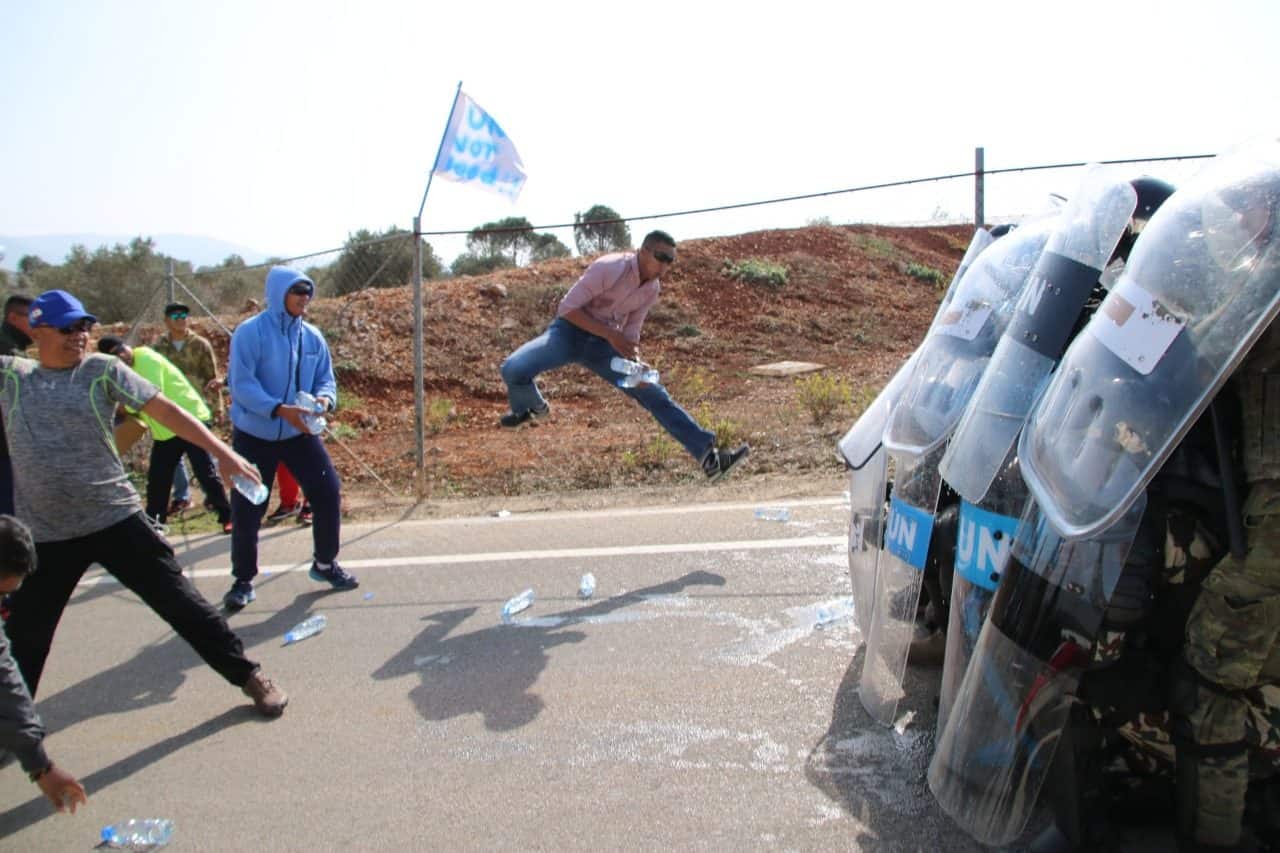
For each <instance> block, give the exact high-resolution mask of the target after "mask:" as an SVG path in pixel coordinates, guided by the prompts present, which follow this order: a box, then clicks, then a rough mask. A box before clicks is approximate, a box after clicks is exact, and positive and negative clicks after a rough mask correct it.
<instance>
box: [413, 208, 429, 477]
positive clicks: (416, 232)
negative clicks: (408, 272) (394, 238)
mask: <svg viewBox="0 0 1280 853" xmlns="http://www.w3.org/2000/svg"><path fill="white" fill-rule="evenodd" d="M422 359H423V352H422V218H421V217H420V216H415V217H413V427H414V429H413V432H414V437H415V438H416V439H417V448H416V449H417V455H416V456H415V457H414V459H415V461H416V464H417V468H416V471H415V473H414V479H416V480H417V493H418V499H419V500H422V499H423V498H425V497H426V494H427V466H426V448H425V447H424V436H423V433H424V431H425V430H426V423H425V421H426V416H425V415H426V406H425V400H424V399H423V397H424V389H423V387H422V384H423V379H424V376H423V373H424V371H423V366H422Z"/></svg>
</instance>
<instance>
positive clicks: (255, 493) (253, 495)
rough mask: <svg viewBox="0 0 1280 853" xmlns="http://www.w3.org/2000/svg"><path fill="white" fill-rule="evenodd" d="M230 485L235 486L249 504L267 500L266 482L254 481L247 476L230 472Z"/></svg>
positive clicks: (258, 503) (261, 502)
mask: <svg viewBox="0 0 1280 853" xmlns="http://www.w3.org/2000/svg"><path fill="white" fill-rule="evenodd" d="M231 485H233V486H235V487H236V491H237V492H239V493H240V494H242V495H244V497H245V500H247V501H248V502H249V503H251V504H257V505H261V504H264V503H266V502H267V484H266V483H255V482H254V481H253V480H250V479H249V478H248V477H242V476H240V475H239V474H232V475H231Z"/></svg>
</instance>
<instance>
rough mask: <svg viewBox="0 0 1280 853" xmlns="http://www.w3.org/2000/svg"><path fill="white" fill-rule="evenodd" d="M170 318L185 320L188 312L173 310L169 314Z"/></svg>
mask: <svg viewBox="0 0 1280 853" xmlns="http://www.w3.org/2000/svg"><path fill="white" fill-rule="evenodd" d="M169 319H170V320H185V319H187V312H186V311H174V312H172V313H171V314H170V315H169Z"/></svg>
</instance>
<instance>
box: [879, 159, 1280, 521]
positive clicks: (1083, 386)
mask: <svg viewBox="0 0 1280 853" xmlns="http://www.w3.org/2000/svg"><path fill="white" fill-rule="evenodd" d="M1278 224H1280V141H1277V140H1274V139H1272V140H1268V141H1266V142H1264V143H1260V144H1256V145H1251V146H1247V147H1243V148H1241V149H1238V150H1236V151H1234V152H1230V153H1228V154H1223V155H1221V156H1219V157H1216V158H1214V160H1212V161H1211V162H1210V164H1209V166H1207V167H1206V168H1205V169H1204V170H1203V171H1202V172H1201V173H1200V174H1198V175H1197V176H1196V177H1195V178H1193V179H1192V181H1190V182H1189V183H1187V184H1186V185H1185V186H1183V187H1182V188H1180V189H1179V190H1178V191H1177V192H1175V193H1174V194H1173V195H1172V196H1170V197H1169V199H1168V200H1167V201H1166V202H1165V203H1164V205H1163V206H1161V208H1160V210H1158V211H1157V212H1156V213H1155V215H1154V216H1152V217H1151V221H1150V222H1148V223H1147V226H1146V228H1145V229H1144V230H1143V232H1142V235H1141V236H1140V237H1139V238H1138V240H1137V242H1136V243H1135V244H1134V247H1133V251H1132V253H1131V255H1130V257H1129V262H1128V264H1127V265H1126V267H1125V269H1124V272H1123V273H1121V275H1120V278H1119V280H1118V281H1117V282H1116V284H1115V287H1114V288H1112V290H1111V292H1110V293H1109V294H1108V296H1107V298H1106V299H1105V300H1104V301H1103V303H1102V305H1101V306H1100V307H1099V309H1098V311H1097V312H1096V313H1095V314H1094V316H1093V318H1092V319H1091V320H1090V321H1089V324H1088V326H1087V327H1086V328H1085V330H1084V331H1083V332H1082V333H1080V334H1079V335H1077V336H1076V338H1075V340H1074V341H1072V343H1071V346H1070V347H1069V348H1068V349H1067V353H1066V355H1065V356H1064V357H1063V360H1062V364H1061V365H1060V366H1059V368H1058V370H1057V372H1056V373H1055V374H1054V377H1053V379H1052V380H1051V381H1050V382H1049V384H1048V385H1047V386H1046V388H1045V390H1044V392H1043V394H1042V396H1041V397H1040V399H1039V400H1038V402H1037V403H1036V406H1035V409H1034V411H1033V412H1032V414H1031V416H1030V417H1029V418H1028V420H1027V423H1026V426H1025V428H1024V429H1023V432H1022V436H1021V438H1020V439H1019V442H1018V457H1019V459H1020V461H1021V462H1022V469H1023V476H1024V478H1025V479H1026V481H1027V485H1028V486H1029V487H1030V489H1031V492H1032V494H1033V495H1034V497H1035V499H1036V501H1037V502H1038V503H1039V504H1040V505H1041V507H1042V508H1043V511H1044V513H1045V514H1046V516H1048V518H1049V519H1050V520H1051V521H1052V523H1053V525H1054V527H1056V528H1057V529H1058V530H1060V531H1062V533H1063V535H1065V536H1068V537H1071V538H1089V537H1092V536H1094V535H1095V534H1096V533H1097V532H1098V531H1101V530H1105V529H1107V528H1108V527H1109V526H1111V525H1112V524H1113V523H1114V522H1115V521H1116V519H1117V518H1119V517H1120V516H1121V515H1122V514H1123V513H1124V512H1125V510H1126V509H1127V508H1128V507H1129V506H1130V504H1132V503H1133V502H1134V501H1135V500H1136V499H1137V496H1138V495H1139V494H1141V493H1142V490H1143V489H1144V488H1145V486H1146V484H1147V483H1148V482H1149V481H1150V479H1151V477H1153V476H1154V475H1155V473H1156V472H1157V471H1158V470H1159V469H1160V466H1161V465H1162V464H1163V462H1164V460H1165V459H1166V458H1167V457H1168V455H1169V453H1171V452H1172V450H1173V448H1174V447H1176V446H1177V444H1178V442H1179V441H1181V439H1182V437H1183V436H1184V435H1185V434H1186V431H1187V430H1188V429H1189V428H1190V427H1191V425H1192V424H1193V423H1195V421H1196V419H1197V418H1198V417H1199V416H1200V414H1201V413H1202V412H1203V411H1204V410H1205V408H1206V407H1207V406H1208V403H1209V401H1210V400H1211V399H1212V398H1213V396H1214V395H1215V394H1216V393H1217V392H1218V389H1219V388H1221V386H1222V384H1223V383H1224V382H1225V381H1226V379H1227V377H1228V376H1229V375H1230V374H1231V372H1232V371H1233V370H1234V369H1235V368H1236V366H1237V365H1238V364H1239V363H1240V361H1241V360H1242V359H1243V358H1244V356H1245V354H1247V353H1248V351H1249V349H1250V348H1251V347H1252V346H1253V344H1254V342H1255V341H1256V340H1257V339H1258V337H1260V336H1261V334H1262V333H1263V332H1264V331H1265V330H1266V328H1267V327H1268V326H1269V325H1270V324H1271V322H1272V320H1273V319H1274V318H1275V316H1276V314H1277V311H1278V310H1280V229H1278V227H1277V226H1278ZM997 245H998V244H997ZM905 399H906V397H905V396H904V400H905Z"/></svg>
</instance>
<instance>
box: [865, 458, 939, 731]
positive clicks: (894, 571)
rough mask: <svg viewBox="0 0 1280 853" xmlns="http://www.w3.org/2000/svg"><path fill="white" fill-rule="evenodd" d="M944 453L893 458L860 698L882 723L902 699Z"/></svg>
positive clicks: (889, 718) (889, 720)
mask: <svg viewBox="0 0 1280 853" xmlns="http://www.w3.org/2000/svg"><path fill="white" fill-rule="evenodd" d="M941 456H942V451H941V449H938V450H937V451H935V452H934V453H929V454H925V455H924V456H916V457H912V456H894V457H893V460H894V472H893V477H894V485H893V497H892V498H891V500H890V501H889V517H888V520H887V522H886V524H885V530H884V546H883V549H882V550H881V551H880V553H879V558H878V560H877V562H876V581H875V598H874V601H875V604H874V609H873V610H872V613H871V629H870V631H869V632H868V634H867V646H866V654H865V656H864V658H863V664H862V677H861V680H860V681H859V682H858V697H859V698H860V699H861V700H862V706H863V707H864V708H866V709H867V713H869V714H870V715H871V716H872V717H874V718H875V719H876V720H877V721H878V722H880V723H881V724H883V725H886V726H888V725H892V724H893V721H894V717H895V715H896V714H897V711H898V701H899V700H900V699H901V698H902V696H903V693H902V677H903V675H904V673H905V671H906V668H907V651H908V650H909V648H910V646H911V640H912V639H913V637H914V632H915V615H916V605H917V604H918V603H919V601H920V583H921V579H922V572H923V571H924V565H925V559H926V558H927V557H928V554H929V540H930V538H931V537H932V535H933V514H934V510H935V509H936V508H937V506H938V493H939V491H941V488H942V478H941V477H940V476H939V475H938V459H939V458H941Z"/></svg>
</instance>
